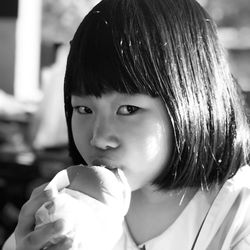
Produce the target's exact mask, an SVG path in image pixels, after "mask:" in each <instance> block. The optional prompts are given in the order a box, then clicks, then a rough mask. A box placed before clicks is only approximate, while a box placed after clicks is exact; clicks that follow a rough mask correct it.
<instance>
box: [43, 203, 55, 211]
mask: <svg viewBox="0 0 250 250" xmlns="http://www.w3.org/2000/svg"><path fill="white" fill-rule="evenodd" d="M53 206H54V202H53V201H50V202H48V203H46V204H45V208H46V209H48V210H50V209H51V208H52V207H53Z"/></svg>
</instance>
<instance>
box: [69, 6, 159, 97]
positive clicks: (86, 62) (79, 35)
mask: <svg viewBox="0 0 250 250" xmlns="http://www.w3.org/2000/svg"><path fill="white" fill-rule="evenodd" d="M104 13H105V16H104V14H103V11H99V10H98V9H96V10H95V9H93V10H92V11H91V12H90V13H89V14H88V15H87V16H86V17H85V19H84V20H83V22H82V24H81V25H80V26H79V29H78V31H77V32H76V34H75V37H74V39H73V40H72V42H71V50H70V51H71V52H70V54H69V57H68V67H67V72H66V76H67V79H66V84H67V83H68V84H67V85H68V90H69V94H75V95H94V96H98V97H100V96H101V95H102V94H104V93H107V92H112V91H117V92H119V93H126V94H137V93H144V94H147V95H150V96H156V94H155V93H154V91H152V89H153V88H152V87H151V86H150V84H149V83H145V81H141V79H140V76H139V74H140V73H139V72H136V71H134V72H133V76H132V75H131V73H130V72H129V71H128V70H127V69H128V68H132V67H133V66H134V65H133V62H132V61H131V62H129V63H130V64H131V65H124V63H123V62H122V58H121V56H120V55H121V53H123V52H121V51H119V49H117V44H115V42H114V40H115V39H116V38H114V34H113V30H112V25H111V22H110V21H109V19H110V18H109V17H108V16H107V11H104ZM70 65H74V66H70ZM138 71H139V70H138Z"/></svg>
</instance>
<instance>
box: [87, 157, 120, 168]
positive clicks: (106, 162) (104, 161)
mask: <svg viewBox="0 0 250 250" xmlns="http://www.w3.org/2000/svg"><path fill="white" fill-rule="evenodd" d="M91 164H92V165H93V166H104V167H106V168H108V169H111V170H112V169H116V168H119V167H118V166H117V165H116V164H114V162H112V161H110V160H108V159H95V160H93V161H91Z"/></svg>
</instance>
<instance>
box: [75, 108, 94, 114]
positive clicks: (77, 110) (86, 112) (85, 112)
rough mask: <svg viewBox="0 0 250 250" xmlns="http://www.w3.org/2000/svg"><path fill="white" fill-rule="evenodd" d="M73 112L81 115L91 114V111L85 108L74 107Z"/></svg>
mask: <svg viewBox="0 0 250 250" xmlns="http://www.w3.org/2000/svg"><path fill="white" fill-rule="evenodd" d="M73 110H74V111H76V112H77V113H78V114H81V115H84V114H91V113H92V111H91V109H90V108H88V107H85V106H76V107H73Z"/></svg>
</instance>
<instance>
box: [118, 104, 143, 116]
mask: <svg viewBox="0 0 250 250" xmlns="http://www.w3.org/2000/svg"><path fill="white" fill-rule="evenodd" d="M139 109H140V108H139V107H136V106H132V105H123V106H121V107H120V108H119V109H118V111H117V114H119V115H132V114H134V113H136V112H137V111H138V110H139Z"/></svg>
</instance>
